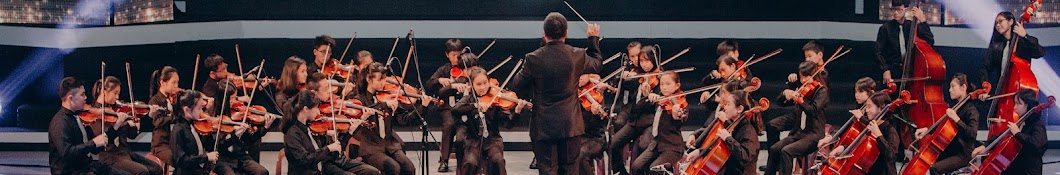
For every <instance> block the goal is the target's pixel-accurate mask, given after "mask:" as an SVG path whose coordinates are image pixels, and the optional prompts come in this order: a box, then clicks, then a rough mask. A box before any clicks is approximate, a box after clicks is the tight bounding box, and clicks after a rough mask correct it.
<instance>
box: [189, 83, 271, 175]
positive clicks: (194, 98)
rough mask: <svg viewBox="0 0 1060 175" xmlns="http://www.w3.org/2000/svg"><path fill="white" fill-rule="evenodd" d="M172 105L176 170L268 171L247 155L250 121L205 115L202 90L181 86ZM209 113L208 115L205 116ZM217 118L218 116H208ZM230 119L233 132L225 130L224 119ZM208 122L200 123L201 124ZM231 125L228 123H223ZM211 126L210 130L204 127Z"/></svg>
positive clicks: (203, 172) (220, 172)
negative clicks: (246, 137)
mask: <svg viewBox="0 0 1060 175" xmlns="http://www.w3.org/2000/svg"><path fill="white" fill-rule="evenodd" d="M177 96H178V98H177V101H176V104H175V106H174V108H173V110H174V115H175V116H180V118H177V119H175V121H174V124H173V133H172V135H171V137H170V143H172V144H171V145H170V146H171V147H172V149H173V163H174V164H173V167H174V170H173V174H209V173H211V172H212V173H217V174H237V173H238V174H255V175H265V174H269V171H268V170H266V169H265V167H263V166H261V164H258V162H257V161H254V160H251V159H250V156H249V155H247V153H246V151H245V150H244V148H245V143H244V142H243V141H242V140H241V137H243V136H245V134H246V132H247V129H248V128H249V125H247V124H243V123H239V122H231V121H230V120H229V119H224V118H218V117H220V116H218V117H210V116H208V115H202V114H203V113H202V112H203V110H202V106H204V105H205V101H204V100H203V97H202V94H201V93H199V92H197V91H193V90H182V91H180V92H178V93H177ZM204 117H206V118H204ZM209 118H216V119H209ZM213 120H228V123H235V124H236V125H235V126H231V127H232V129H231V130H230V131H231V132H230V133H226V132H227V131H226V132H222V130H224V129H221V128H222V127H221V126H216V125H217V124H220V123H222V122H224V121H221V122H214V121H213ZM203 124H205V125H207V126H201V125H203ZM220 125H228V124H220ZM206 128H209V129H210V130H204V129H206Z"/></svg>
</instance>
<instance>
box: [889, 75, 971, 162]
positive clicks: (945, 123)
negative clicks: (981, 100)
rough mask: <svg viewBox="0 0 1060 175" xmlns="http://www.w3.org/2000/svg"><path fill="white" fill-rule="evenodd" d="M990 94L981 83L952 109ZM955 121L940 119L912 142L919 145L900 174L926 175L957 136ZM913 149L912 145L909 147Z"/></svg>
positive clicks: (945, 118) (947, 118)
mask: <svg viewBox="0 0 1060 175" xmlns="http://www.w3.org/2000/svg"><path fill="white" fill-rule="evenodd" d="M987 92H990V84H989V83H983V88H982V89H979V90H975V91H973V92H972V93H969V94H968V96H965V97H964V99H961V101H960V102H957V104H956V105H954V106H953V109H960V108H961V107H962V106H964V105H965V104H967V102H968V100H970V99H975V98H977V97H978V96H979V95H980V94H985V93H987ZM956 122H957V121H953V119H950V118H949V117H942V118H941V119H939V120H938V121H936V122H935V124H932V125H931V127H929V128H928V130H927V133H929V134H927V135H925V136H924V137H923V138H920V139H918V140H914V141H913V142H912V143H918V142H919V144H920V146H919V148H918V149H916V150H914V152H915V153H914V154H913V157H912V158H913V159H910V160H909V164H906V165H905V167H904V168H902V172H901V174H903V175H919V174H927V173H928V171H929V169H930V168H931V165H932V164H935V161H938V157H939V155H941V154H942V152H943V151H945V150H946V147H949V145H950V142H953V139H954V137H955V136H957V129H958V128H957V123H956ZM910 147H913V145H910Z"/></svg>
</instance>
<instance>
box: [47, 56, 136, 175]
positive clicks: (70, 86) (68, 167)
mask: <svg viewBox="0 0 1060 175" xmlns="http://www.w3.org/2000/svg"><path fill="white" fill-rule="evenodd" d="M59 95H61V97H62V98H61V100H62V106H61V108H60V109H59V111H58V112H56V113H55V116H54V117H52V120H51V124H50V125H48V164H49V165H51V173H52V174H93V173H95V174H128V173H127V172H125V171H122V170H119V169H115V168H112V167H110V166H107V165H104V164H103V162H100V161H99V160H98V159H97V158H94V157H96V156H94V155H96V154H99V153H100V151H103V147H104V146H106V145H107V143H108V142H110V140H113V139H114V137H116V136H118V133H116V131H117V130H116V128H120V127H121V126H122V125H124V123H125V120H126V119H127V118H128V117H129V116H128V115H119V117H118V120H117V122H115V123H114V124H113V125H112V126H111V127H107V129H106V133H99V134H96V133H95V131H93V130H92V129H89V128H88V126H87V125H88V124H89V123H85V122H84V121H82V120H81V118H80V115H78V113H80V112H81V111H83V110H87V109H85V99H87V97H85V87H84V85H82V82H81V81H80V80H77V79H75V78H73V77H66V78H63V80H62V81H61V82H60V83H59ZM89 112H91V111H89ZM95 122H103V121H95ZM97 124H98V123H97ZM89 138H92V139H91V140H89Z"/></svg>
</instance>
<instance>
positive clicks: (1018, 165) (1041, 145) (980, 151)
mask: <svg viewBox="0 0 1060 175" xmlns="http://www.w3.org/2000/svg"><path fill="white" fill-rule="evenodd" d="M1015 102H1016V106H1015V109H1016V113H1017V114H1021V115H1022V114H1025V113H1027V111H1030V110H1031V108H1034V107H1035V106H1038V103H1039V102H1038V93H1037V92H1034V91H1033V90H1028V89H1024V90H1020V91H1018V92H1016V96H1015ZM1023 117H1027V119H1024V123H1023V126H1019V125H1017V124H1016V123H1015V122H1016V121H1001V122H1008V127H1009V131H1010V132H1012V133H1013V135H1014V136H1015V137H1014V138H1015V141H1018V142H1019V143H1021V144H1023V147H1022V148H1021V149H1020V150H1019V154H1018V155H1017V156H1016V157H1015V158H1014V159H1013V160H1012V163H1011V164H1010V165H1009V167H1008V168H1005V170H1004V172H1002V173H1001V174H1042V155H1043V154H1044V153H1045V143H1046V142H1047V141H1048V138H1046V135H1045V123H1044V121H1042V113H1040V112H1035V113H1033V114H1030V115H1028V116H1023ZM995 139H997V137H994V138H989V139H987V142H986V143H991V142H994V140H995ZM990 151H991V150H987V149H986V146H985V145H982V146H979V147H976V148H975V149H974V150H972V156H982V155H986V154H987V153H988V152H990ZM976 168H978V167H975V166H972V169H973V170H974V169H976Z"/></svg>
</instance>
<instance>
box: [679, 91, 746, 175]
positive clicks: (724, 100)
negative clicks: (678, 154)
mask: <svg viewBox="0 0 1060 175" xmlns="http://www.w3.org/2000/svg"><path fill="white" fill-rule="evenodd" d="M719 98H720V99H721V100H720V101H721V103H720V105H722V106H721V109H720V110H719V111H718V113H717V114H714V116H716V120H721V121H722V122H721V123H724V124H726V125H736V127H735V128H734V129H733V130H732V131H729V130H726V129H725V128H721V129H720V130H718V135H717V137H718V138H719V139H722V140H723V141H724V143H725V144H726V145H728V146H729V151H730V154H731V156H729V159H728V160H726V161H725V165H724V167H723V168H722V169H721V171H720V172H719V173H718V174H724V175H741V174H746V175H754V174H758V170H757V169H756V168H755V165H757V162H758V147H759V144H760V143H759V141H758V133H759V132H758V131H759V130H760V129H759V128H758V126H755V123H754V122H752V120H750V119H744V120H739V123H733V122H735V121H734V120H736V118H737V117H739V116H740V115H743V114H744V111H745V110H748V109H750V108H751V107H752V106H756V105H755V104H752V103H751V101H750V99H749V98H750V96H749V94H748V92H746V91H744V90H735V91H732V93H726V94H724V95H723V96H719ZM755 115H761V114H755ZM759 117H760V116H759ZM708 137H713V136H708ZM701 141H706V139H703V140H701ZM699 144H701V143H692V145H699ZM706 153H707V150H704V149H695V150H693V151H692V152H691V153H688V154H687V155H685V158H684V159H685V160H686V161H691V160H695V159H699V158H701V157H702V156H703V154H706Z"/></svg>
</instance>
